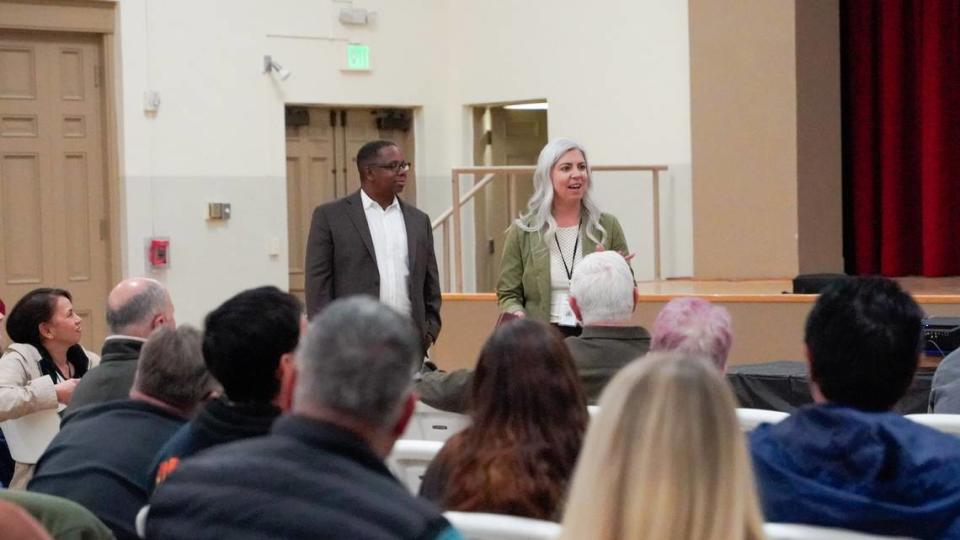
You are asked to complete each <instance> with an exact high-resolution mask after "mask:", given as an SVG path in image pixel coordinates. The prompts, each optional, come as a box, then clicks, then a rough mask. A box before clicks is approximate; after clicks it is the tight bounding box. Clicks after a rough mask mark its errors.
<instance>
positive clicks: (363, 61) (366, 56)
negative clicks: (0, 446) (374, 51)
mask: <svg viewBox="0 0 960 540" xmlns="http://www.w3.org/2000/svg"><path fill="white" fill-rule="evenodd" d="M347 70H349V71H370V46H369V45H361V44H359V43H348V44H347Z"/></svg>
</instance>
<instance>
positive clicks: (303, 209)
mask: <svg viewBox="0 0 960 540" xmlns="http://www.w3.org/2000/svg"><path fill="white" fill-rule="evenodd" d="M308 113H309V115H310V124H309V125H306V126H288V127H287V237H288V248H289V249H288V256H289V263H290V292H291V293H293V294H294V295H296V296H298V297H299V298H300V300H303V299H304V283H303V280H304V264H303V263H304V259H305V257H306V253H307V235H308V234H309V232H310V218H311V217H312V216H313V209H314V208H316V207H317V206H319V205H321V204H323V203H325V202H329V201H332V200H334V199H336V198H337V195H338V191H337V187H336V162H335V160H334V125H335V122H334V121H333V119H332V118H331V115H334V114H335V113H334V111H333V110H331V109H325V108H319V107H317V108H310V109H308Z"/></svg>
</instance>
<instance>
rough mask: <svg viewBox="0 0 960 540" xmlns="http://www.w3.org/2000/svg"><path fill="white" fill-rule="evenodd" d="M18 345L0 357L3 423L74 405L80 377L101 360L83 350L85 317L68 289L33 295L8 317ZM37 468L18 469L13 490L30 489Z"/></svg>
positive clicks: (0, 417)
mask: <svg viewBox="0 0 960 540" xmlns="http://www.w3.org/2000/svg"><path fill="white" fill-rule="evenodd" d="M7 335H8V336H10V339H11V340H13V343H12V344H10V346H8V347H7V349H6V351H5V352H4V354H3V356H2V357H0V421H4V420H11V419H14V418H20V417H21V416H25V415H28V414H31V413H34V412H37V411H42V410H47V409H53V410H56V409H57V408H58V407H59V406H60V405H66V404H68V403H70V398H71V397H72V396H73V390H74V388H75V387H76V386H77V382H78V381H79V380H80V377H83V376H84V375H85V374H86V373H87V370H88V369H90V368H92V367H94V366H96V365H97V363H99V361H100V357H99V356H97V355H95V354H93V353H91V352H89V351H85V350H84V349H83V347H81V346H80V336H81V330H80V316H79V315H77V314H76V313H75V312H74V311H73V297H72V296H71V295H70V293H69V292H67V291H65V290H63V289H49V288H41V289H34V290H32V291H30V292H28V293H27V294H26V295H24V297H23V298H21V299H20V301H19V302H17V303H16V305H14V306H13V309H11V310H10V315H9V316H8V317H7ZM33 467H34V466H33V464H28V463H16V464H15V465H14V472H13V478H12V479H11V480H10V487H11V488H16V489H22V488H24V487H26V485H27V482H28V481H29V480H30V476H31V475H32V474H33Z"/></svg>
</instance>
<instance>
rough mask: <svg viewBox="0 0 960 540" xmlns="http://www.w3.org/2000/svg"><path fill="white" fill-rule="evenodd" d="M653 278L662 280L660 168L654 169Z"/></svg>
mask: <svg viewBox="0 0 960 540" xmlns="http://www.w3.org/2000/svg"><path fill="white" fill-rule="evenodd" d="M652 172H653V279H655V280H657V281H659V280H660V170H659V169H653V171H652Z"/></svg>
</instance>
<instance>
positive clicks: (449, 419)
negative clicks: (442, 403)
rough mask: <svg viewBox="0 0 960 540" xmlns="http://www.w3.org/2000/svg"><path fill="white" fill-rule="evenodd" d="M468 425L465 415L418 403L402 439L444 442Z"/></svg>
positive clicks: (468, 420) (467, 417)
mask: <svg viewBox="0 0 960 540" xmlns="http://www.w3.org/2000/svg"><path fill="white" fill-rule="evenodd" d="M468 425H470V417H469V416H467V415H465V414H458V413H452V412H447V411H441V410H440V409H435V408H433V407H431V406H429V405H427V404H426V403H423V402H422V401H418V402H417V406H416V408H415V409H414V410H413V418H411V419H410V424H409V425H408V426H407V430H406V431H405V432H403V438H404V439H420V440H425V441H445V440H447V439H449V438H450V436H451V435H453V434H454V433H456V432H458V431H460V430H462V429H463V428H465V427H467V426H468Z"/></svg>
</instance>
